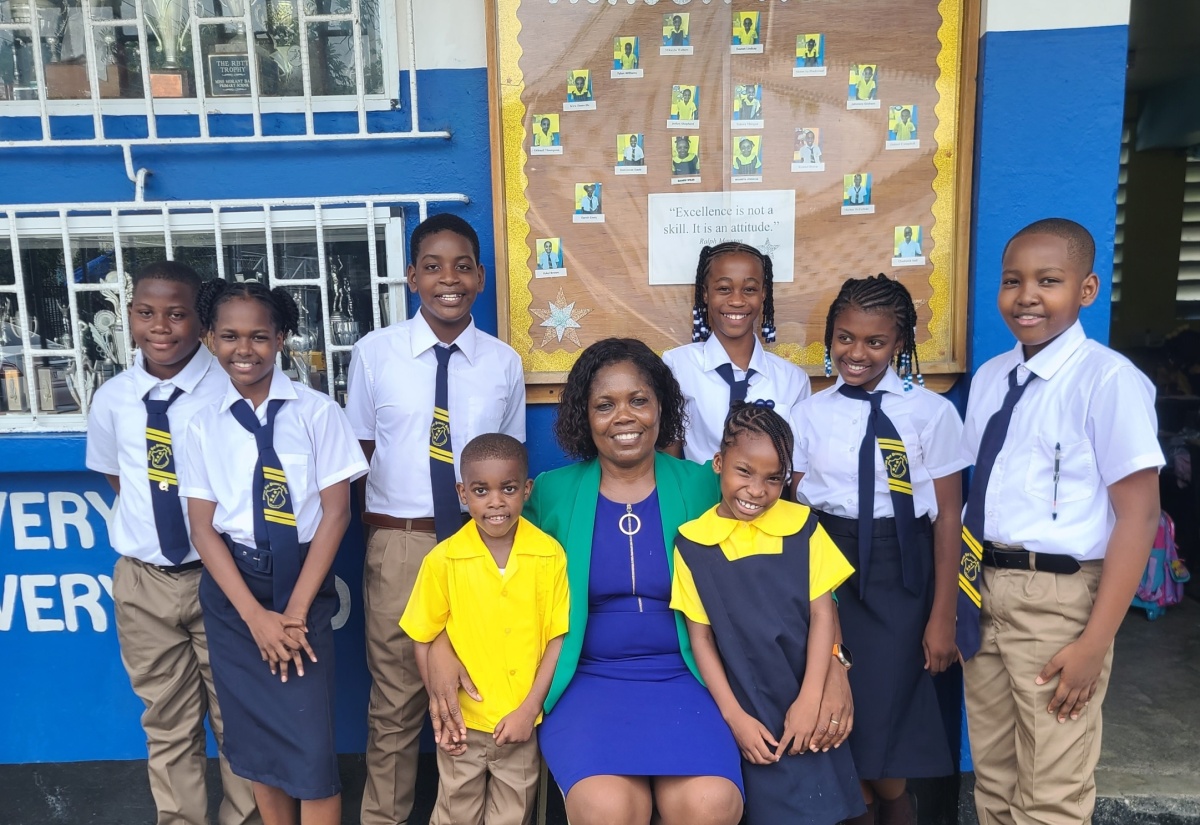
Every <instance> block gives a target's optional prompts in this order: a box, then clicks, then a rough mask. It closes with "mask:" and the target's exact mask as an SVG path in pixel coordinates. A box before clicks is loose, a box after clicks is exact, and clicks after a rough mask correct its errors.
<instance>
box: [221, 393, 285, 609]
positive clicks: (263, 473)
mask: <svg viewBox="0 0 1200 825" xmlns="http://www.w3.org/2000/svg"><path fill="white" fill-rule="evenodd" d="M282 406H283V399H281V398H274V399H272V400H270V401H268V402H267V423H266V424H259V423H258V416H257V415H255V414H254V410H253V409H251V407H250V405H249V404H248V403H245V402H242V401H238V402H237V403H235V404H234V405H233V406H232V407H230V408H229V411H230V412H231V413H233V417H234V418H235V419H237V422H238V423H239V424H241V425H242V426H243V427H245V428H246V429H247V430H248V431H250V432H251V433H253V434H254V441H255V443H256V444H257V445H258V463H257V464H256V465H255V467H254V543H255V545H257V548H258V550H260V551H262V550H265V551H268V552H270V554H271V579H272V581H271V585H272V594H271V595H272V600H273V601H274V607H275V612H276V613H282V612H283V611H284V610H286V609H287V605H288V600H290V599H291V598H292V589H293V588H294V587H295V586H296V580H297V579H298V578H300V535H299V533H298V532H297V530H296V514H295V513H294V512H293V510H292V494H291V490H289V489H288V483H287V476H285V475H284V473H283V464H282V463H280V461H279V455H278V454H277V453H276V452H275V415H276V413H278V412H279V408H280V407H282Z"/></svg>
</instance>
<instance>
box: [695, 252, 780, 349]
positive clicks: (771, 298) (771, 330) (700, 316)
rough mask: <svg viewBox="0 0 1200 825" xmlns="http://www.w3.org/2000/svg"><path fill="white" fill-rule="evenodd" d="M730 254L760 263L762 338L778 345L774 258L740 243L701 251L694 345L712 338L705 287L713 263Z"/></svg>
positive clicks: (698, 267)
mask: <svg viewBox="0 0 1200 825" xmlns="http://www.w3.org/2000/svg"><path fill="white" fill-rule="evenodd" d="M731 252H744V253H745V254H747V255H752V256H754V257H755V258H757V259H758V262H759V263H760V264H761V265H762V271H763V305H762V336H763V340H764V341H766V342H767V343H768V344H774V343H775V268H774V266H772V264H771V256H770V255H764V254H763V253H762V252H760V251H759V250H758V248H757V247H753V246H750V244H744V243H739V242H737V241H726V242H725V243H720V244H717V245H716V246H706V247H704V248H703V249H701V250H700V260H699V261H698V262H697V263H696V292H695V297H694V299H693V301H692V341H693V342H699V341H707V340H708V337H709V336H710V335H712V330H711V329H709V326H708V303H707V302H706V301H705V300H704V285H705V282H706V281H707V280H708V273H709V271H710V270H711V269H712V262H713V259H714V258H716V257H719V256H721V255H728V254H730V253H731Z"/></svg>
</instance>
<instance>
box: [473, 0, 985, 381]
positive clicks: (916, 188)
mask: <svg viewBox="0 0 1200 825" xmlns="http://www.w3.org/2000/svg"><path fill="white" fill-rule="evenodd" d="M487 9H488V13H489V23H488V69H489V75H488V87H489V99H490V104H491V119H490V120H491V126H492V138H491V139H492V147H491V148H492V152H491V156H492V160H493V189H494V193H495V195H494V198H493V203H494V214H495V229H496V231H495V239H496V259H495V267H494V270H493V271H494V272H495V273H496V283H497V290H498V294H499V315H500V336H501V338H503V340H505V341H507V342H508V343H509V344H511V345H512V346H513V348H514V349H515V350H516V351H517V352H518V354H519V355H520V357H521V359H522V362H523V365H524V368H525V372H526V380H527V383H528V384H529V388H530V389H529V399H530V400H531V401H533V402H538V401H553V400H555V398H556V396H555V395H554V392H555V390H554V388H555V387H556V386H557V385H560V384H561V382H562V381H563V380H564V379H565V376H566V373H567V371H569V370H570V368H571V366H572V365H573V364H574V363H575V360H576V359H577V358H578V357H579V353H580V352H581V351H582V349H583V348H585V347H586V346H588V345H589V344H591V343H593V342H595V341H597V340H600V339H601V338H605V337H609V336H613V335H619V336H632V337H636V338H640V339H642V340H644V341H645V342H646V343H647V344H648V345H649V346H650V347H651V349H653V350H654V351H656V352H660V353H661V352H663V351H665V350H668V349H671V348H673V347H677V346H681V345H683V344H686V343H688V342H689V341H690V340H691V330H692V314H691V308H692V301H693V297H694V295H693V292H694V281H695V272H696V262H697V258H698V256H699V252H700V249H701V248H702V247H703V246H705V245H712V244H717V243H721V242H723V241H728V240H736V241H739V242H742V243H747V244H750V245H753V246H754V247H756V248H758V249H760V250H762V251H763V253H764V254H766V255H769V256H770V257H771V259H772V263H773V270H774V274H775V278H774V305H775V327H776V341H775V342H774V343H771V344H768V345H767V349H768V350H769V351H771V352H774V353H775V354H777V355H779V356H781V357H783V358H785V359H788V360H790V361H791V362H792V363H795V364H797V365H799V366H800V367H802V368H804V369H805V370H806V371H807V372H808V373H809V374H810V375H812V376H813V377H814V379H815V380H816V379H820V380H823V356H824V352H823V350H824V346H823V340H824V324H825V316H826V314H827V311H828V308H829V304H830V302H831V301H832V300H833V298H834V297H835V296H836V294H837V291H838V289H839V288H840V286H841V283H842V281H844V280H845V278H846V277H848V275H850V274H855V273H857V274H870V273H875V272H881V271H889V270H892V269H893V267H903V269H900V270H897V271H901V272H903V273H904V282H905V285H906V286H907V287H908V288H909V289H910V291H911V292H912V294H913V297H914V299H915V301H916V303H917V305H918V324H917V327H918V329H917V347H918V354H919V357H920V360H921V365H922V368H923V370H924V372H925V375H926V380H927V382H929V383H930V384H931V385H932V386H934V387H935V388H936V387H937V383H936V382H937V381H938V380H943V379H940V378H939V376H944V381H945V383H943V384H942V388H943V389H944V388H945V387H946V386H949V384H950V383H951V382H952V380H953V376H954V375H956V374H959V373H961V372H962V371H963V369H964V368H965V365H966V360H965V357H966V352H965V340H966V311H965V307H966V288H965V284H966V271H967V262H968V258H969V248H968V241H969V238H970V233H969V226H970V213H969V209H970V202H971V201H970V180H971V160H972V154H973V153H972V147H971V141H972V138H973V135H972V128H973V123H974V119H973V114H974V106H975V101H974V98H973V95H974V83H973V80H972V79H973V78H974V76H975V59H976V55H975V51H976V49H977V46H978V31H979V28H978V27H979V22H978V12H979V10H978V3H976V2H974V1H973V0H843V1H842V2H838V3H819V4H818V3H799V2H796V3H793V2H788V3H783V2H778V3H758V2H747V0H732V2H729V3H717V2H714V3H705V2H703V1H702V0H690V2H678V3H674V2H673V3H671V4H669V5H667V6H666V7H664V4H662V3H649V2H646V0H634V2H618V3H615V4H609V3H590V2H579V3H571V2H565V1H564V0H560V2H557V3H554V2H549V0H494V2H492V3H489V4H487ZM751 13H752V14H754V15H756V16H755V17H753V18H751V24H750V26H749V28H748V29H747V26H746V19H747V18H746V15H747V14H751ZM883 20H886V21H888V22H887V25H886V26H883V25H880V21H883ZM743 40H744V41H745V42H741V41H743ZM755 41H757V42H755ZM548 44H553V45H554V48H549V47H548ZM756 45H757V46H760V47H761V48H762V52H761V54H753V53H751V54H747V53H741V54H739V53H731V50H732V49H734V48H735V47H749V46H756ZM627 46H628V48H627ZM635 65H636V69H634V68H633V67H634V66H635ZM822 70H823V71H825V73H824V74H820V73H818V72H819V71H822ZM630 71H639V72H641V76H640V77H623V76H620V75H615V74H614V73H618V72H630ZM581 73H585V74H582V75H581ZM581 76H582V79H583V81H584V82H583V83H582V84H581V88H577V79H578V78H580V77H581ZM576 98H578V99H576ZM569 104H591V105H592V106H593V107H596V108H586V109H585V108H578V109H566V108H564V107H565V106H566V105H569ZM897 107H898V108H897ZM905 110H907V111H908V118H907V121H906V120H905V116H904V112H905ZM544 113H554V114H556V115H557V121H554V120H553V119H552V120H551V121H550V123H549V124H547V127H546V128H545V129H543V126H542V122H541V118H542V116H543V115H544ZM909 130H912V135H911V136H909V134H908V133H909ZM539 133H540V134H539ZM553 134H557V135H558V141H557V144H556V143H555V139H554V137H553ZM908 141H915V142H916V145H915V146H909V147H907V148H906V150H905V151H889V150H888V147H887V146H885V144H886V143H893V142H895V143H901V144H905V143H907V142H908ZM544 148H561V149H562V150H563V154H561V155H547V156H544V157H535V156H534V150H535V149H539V150H541V149H544ZM895 148H901V147H899V146H897V147H895ZM568 215H570V218H568V217H567V216H568ZM906 229H907V230H909V232H908V235H910V236H911V237H908V236H906ZM547 241H550V250H549V253H547V250H546V246H545V244H546V242H547ZM902 253H904V254H902ZM910 253H912V254H910ZM485 257H486V253H485ZM549 264H553V265H552V266H551V265H549Z"/></svg>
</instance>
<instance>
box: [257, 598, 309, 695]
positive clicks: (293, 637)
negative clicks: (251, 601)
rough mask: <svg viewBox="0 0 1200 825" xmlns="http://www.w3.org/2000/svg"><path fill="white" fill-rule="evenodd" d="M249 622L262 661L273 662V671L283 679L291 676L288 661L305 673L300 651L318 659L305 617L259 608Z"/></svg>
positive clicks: (271, 663) (299, 672) (300, 672)
mask: <svg viewBox="0 0 1200 825" xmlns="http://www.w3.org/2000/svg"><path fill="white" fill-rule="evenodd" d="M246 625H247V627H249V628H250V635H252V636H253V637H254V643H255V644H257V645H258V652H259V654H260V655H261V656H262V659H263V661H264V662H266V663H267V664H268V665H270V667H271V673H272V674H274V673H278V674H279V678H280V680H281V681H284V682H286V681H287V680H288V663H289V662H290V663H291V664H292V665H293V666H294V667H295V669H296V675H297V676H303V675H304V662H303V660H302V659H301V652H303V653H307V654H308V658H309V659H310V660H312V661H314V662H315V661H317V655H316V654H315V653H314V652H313V649H312V647H311V646H310V645H309V644H308V637H307V633H308V625H307V623H306V621H305V620H304V619H298V618H295V617H293V616H285V615H283V614H282V613H276V612H275V611H273V610H267V609H266V608H259V609H258V610H256V611H255V612H254V613H253V614H252V615H251V616H250V617H249V618H248V619H247V621H246Z"/></svg>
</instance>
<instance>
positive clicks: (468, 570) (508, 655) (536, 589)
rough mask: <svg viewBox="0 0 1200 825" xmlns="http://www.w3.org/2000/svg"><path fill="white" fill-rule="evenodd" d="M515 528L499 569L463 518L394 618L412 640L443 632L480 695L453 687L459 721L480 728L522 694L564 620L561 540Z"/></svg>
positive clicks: (428, 560)
mask: <svg viewBox="0 0 1200 825" xmlns="http://www.w3.org/2000/svg"><path fill="white" fill-rule="evenodd" d="M516 531H517V533H516V538H515V540H514V542H513V548H512V552H511V554H510V555H509V557H508V564H507V565H506V566H505V568H504V573H503V574H501V572H500V568H499V567H497V566H496V560H495V559H494V558H493V557H492V554H491V552H490V551H489V550H488V548H487V545H485V544H484V543H483V539H481V538H480V536H479V528H478V527H476V525H475V522H474V521H470V522H467V524H465V525H464V526H463V528H462V529H461V530H459V531H458V532H457V533H455V534H454V535H453V536H451V537H450V538H448V539H446V540H445V541H443V542H442V543H441V544H439V545H438V546H437V547H435V548H433V550H432V551H431V552H430V553H429V555H428V556H426V557H425V561H423V562H422V563H421V570H420V572H419V573H418V574H417V582H416V585H415V586H414V587H413V593H412V597H411V598H410V599H409V601H408V606H407V607H406V608H405V610H404V615H403V616H402V617H401V618H400V627H402V628H403V629H404V632H405V633H407V634H408V635H409V636H410V637H412V639H413V640H414V641H417V642H432V641H433V640H434V639H435V638H436V637H437V635H438V634H439V633H441V632H442V630H443V629H444V630H445V631H446V633H447V634H448V635H449V637H450V641H451V642H452V643H453V644H454V650H455V651H456V652H457V653H458V657H459V659H460V660H462V663H463V665H464V666H466V668H467V672H468V673H470V674H471V678H472V679H473V680H474V681H475V686H476V687H477V688H478V689H479V692H480V694H481V695H482V696H483V701H482V702H476V701H475V700H474V699H471V698H470V697H469V696H467V695H466V693H463V692H461V691H460V692H459V704H460V706H461V707H462V714H463V721H464V722H465V723H466V726H467V727H468V728H471V729H472V730H479V731H484V732H487V733H491V732H492V731H494V730H495V729H496V725H497V724H499V722H500V720H501V719H503V718H504V717H505V716H507V715H508V714H509V713H511V712H512V711H514V710H516V709H517V707H518V706H519V705H520V704H521V703H522V702H523V701H525V697H526V696H528V695H529V690H530V688H532V687H533V679H534V676H535V675H536V673H537V669H538V665H539V664H540V663H541V660H542V654H543V653H545V651H546V645H547V644H548V643H549V642H550V640H551V639H554V638H555V637H557V636H562V635H563V634H564V633H566V632H567V625H568V623H569V612H568V610H569V602H568V596H567V558H566V555H565V554H564V553H563V549H562V546H561V545H559V543H558V542H557V541H555V540H554V539H552V538H551V537H550V536H548V535H547V534H545V533H543V532H542V531H541V530H539V529H538V528H536V527H534V526H533V525H532V524H530V523H529V522H528V521H526V520H525V519H523V518H522V519H521V520H520V522H519V523H518V524H517V527H516ZM538 721H539V722H540V721H541V715H539V716H538Z"/></svg>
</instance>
